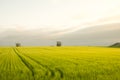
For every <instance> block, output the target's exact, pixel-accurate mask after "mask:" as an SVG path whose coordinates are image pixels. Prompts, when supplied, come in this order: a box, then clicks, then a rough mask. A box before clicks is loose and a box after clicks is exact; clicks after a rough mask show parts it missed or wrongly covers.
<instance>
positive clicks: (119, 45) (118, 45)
mask: <svg viewBox="0 0 120 80" xmlns="http://www.w3.org/2000/svg"><path fill="white" fill-rule="evenodd" d="M110 47H120V42H118V43H115V44H113V45H111V46H110Z"/></svg>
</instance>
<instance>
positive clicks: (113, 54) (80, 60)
mask: <svg viewBox="0 0 120 80" xmlns="http://www.w3.org/2000/svg"><path fill="white" fill-rule="evenodd" d="M0 80H120V48H107V47H18V48H16V47H1V48H0Z"/></svg>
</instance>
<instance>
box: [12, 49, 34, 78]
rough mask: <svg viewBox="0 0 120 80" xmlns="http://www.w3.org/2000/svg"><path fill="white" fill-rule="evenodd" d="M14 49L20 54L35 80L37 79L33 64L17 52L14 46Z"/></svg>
mask: <svg viewBox="0 0 120 80" xmlns="http://www.w3.org/2000/svg"><path fill="white" fill-rule="evenodd" d="M13 50H14V52H15V53H16V54H17V55H18V57H19V58H20V59H21V61H22V62H23V63H24V64H25V65H26V67H27V68H28V69H29V70H30V71H31V73H32V76H33V80H35V72H34V70H33V69H34V68H33V66H32V65H31V64H30V63H29V62H28V61H27V60H26V59H25V58H23V57H22V56H21V55H19V52H17V51H16V49H15V48H13Z"/></svg>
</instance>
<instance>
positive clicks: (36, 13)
mask: <svg viewBox="0 0 120 80" xmlns="http://www.w3.org/2000/svg"><path fill="white" fill-rule="evenodd" d="M119 23H120V0H0V28H1V29H0V34H1V36H0V40H1V45H8V44H10V45H11V44H13V43H14V42H23V43H26V42H29V43H28V44H29V45H33V44H34V41H36V38H37V40H39V39H38V37H39V38H42V40H41V39H40V41H41V42H42V41H43V42H44V41H46V42H48V40H49V41H50V40H52V41H56V40H63V41H65V40H66V37H65V36H70V34H76V33H78V32H79V31H81V32H82V31H84V30H85V29H86V30H87V31H86V33H89V32H91V30H93V28H95V30H96V29H97V27H101V26H102V29H101V30H104V29H107V30H111V29H112V30H113V31H114V30H116V27H114V28H113V27H107V28H106V26H104V25H106V24H108V25H109V24H114V25H118V24H119ZM99 25H101V26H99ZM114 25H112V26H114ZM103 26H104V27H103ZM119 28H120V27H119V26H118V27H117V29H118V30H119ZM95 32H96V33H95V34H97V33H98V32H99V31H97V30H96V31H95ZM86 33H84V34H81V33H78V34H79V35H81V36H84V35H85V34H86ZM3 34H4V35H3ZM113 34H114V32H113ZM108 35H109V34H108ZM114 35H115V34H114ZM22 36H23V37H24V38H26V36H27V37H29V36H30V37H31V38H30V37H29V38H30V39H29V40H24V38H22ZM33 36H34V37H35V40H34V39H32V37H33ZM74 36H76V35H74ZM74 36H71V37H74ZM88 36H89V35H88ZM95 36H96V35H94V37H95ZM97 36H98V35H97ZM99 36H101V34H100V35H99ZM17 37H20V38H22V39H18V38H17ZM62 37H64V38H62ZM116 38H117V39H116V41H119V40H118V38H119V37H116ZM5 39H6V42H5V41H4V40H5ZM95 39H96V38H95ZM101 39H103V38H101ZM111 39H112V40H113V37H111ZM72 40H73V41H72V43H73V42H74V40H75V39H74V38H73V39H72ZM114 41H115V38H114ZM31 42H32V43H31ZM70 43H71V42H69V43H67V44H70ZM80 43H83V42H80ZM101 43H102V42H101ZM28 44H26V45H28ZM36 44H37V43H36ZM89 44H93V43H89ZM89 44H88V45H89ZM46 45H47V44H46ZM73 45H74V44H73ZM86 45H87V44H86ZM93 45H95V44H93ZM101 45H104V44H101Z"/></svg>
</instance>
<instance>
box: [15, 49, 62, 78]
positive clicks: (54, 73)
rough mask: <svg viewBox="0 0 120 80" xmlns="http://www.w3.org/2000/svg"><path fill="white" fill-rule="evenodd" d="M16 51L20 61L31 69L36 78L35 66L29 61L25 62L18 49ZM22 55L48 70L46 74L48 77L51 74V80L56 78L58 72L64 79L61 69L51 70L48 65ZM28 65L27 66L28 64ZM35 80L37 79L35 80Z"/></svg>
mask: <svg viewBox="0 0 120 80" xmlns="http://www.w3.org/2000/svg"><path fill="white" fill-rule="evenodd" d="M14 51H15V53H16V54H17V55H18V56H19V57H20V59H21V60H22V61H23V63H24V64H25V65H26V66H27V67H28V68H29V69H30V71H31V72H32V75H33V77H34V76H35V74H34V73H35V71H34V70H33V66H32V65H31V64H30V63H29V62H28V61H27V60H25V59H24V58H23V57H22V56H21V55H20V54H19V53H21V52H20V51H19V50H18V49H16V48H14ZM21 54H22V55H24V56H25V57H27V58H29V59H31V60H32V61H34V62H35V63H37V64H39V65H40V66H42V67H44V68H46V69H47V70H48V72H46V75H49V72H50V74H51V75H50V76H51V78H54V77H55V76H56V72H58V73H59V76H60V78H61V79H62V78H64V73H63V72H62V70H60V69H59V68H54V70H53V69H50V68H49V67H48V66H47V65H43V64H42V63H41V62H39V61H37V60H36V59H34V58H32V57H30V56H28V55H26V54H24V53H21ZM26 63H27V64H26ZM34 80H35V78H34Z"/></svg>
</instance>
